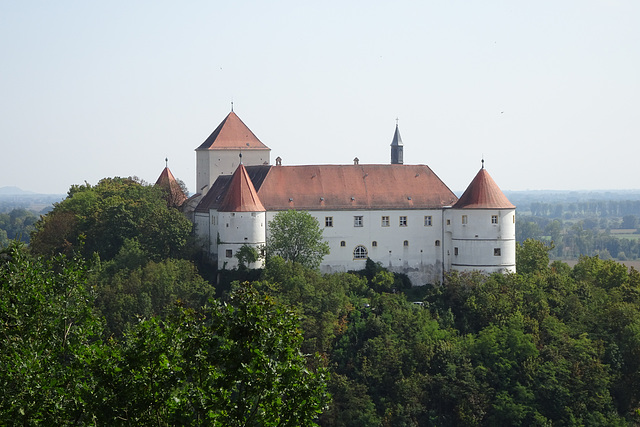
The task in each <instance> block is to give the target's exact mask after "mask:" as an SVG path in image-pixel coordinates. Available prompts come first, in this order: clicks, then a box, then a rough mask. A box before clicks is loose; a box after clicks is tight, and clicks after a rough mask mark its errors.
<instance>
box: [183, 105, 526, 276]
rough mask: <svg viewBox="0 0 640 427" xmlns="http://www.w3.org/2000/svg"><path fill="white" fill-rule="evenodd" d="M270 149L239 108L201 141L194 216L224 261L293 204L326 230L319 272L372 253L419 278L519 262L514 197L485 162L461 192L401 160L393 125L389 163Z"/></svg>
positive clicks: (229, 263) (350, 265) (225, 265)
mask: <svg viewBox="0 0 640 427" xmlns="http://www.w3.org/2000/svg"><path fill="white" fill-rule="evenodd" d="M270 152H271V150H270V149H269V148H268V147H267V146H266V145H264V144H263V143H262V142H261V141H260V140H259V139H258V138H257V137H256V136H255V135H254V134H253V132H251V130H249V128H248V127H247V126H246V125H245V124H244V123H243V122H242V120H240V118H239V117H238V116H237V115H236V114H235V113H234V112H233V111H232V112H231V113H229V115H228V116H227V117H226V118H225V119H224V120H223V121H222V123H220V125H219V126H218V127H217V128H216V129H215V131H213V133H212V134H211V136H209V138H207V139H206V141H205V142H204V143H203V144H202V145H200V146H199V147H198V148H197V149H196V169H197V171H196V175H197V176H196V182H197V187H198V190H199V191H200V194H201V196H199V197H196V198H195V199H193V200H197V201H198V204H197V206H195V207H192V208H191V209H193V210H194V212H193V221H194V223H195V230H196V235H197V237H198V238H199V240H200V241H201V242H202V243H203V245H204V249H205V251H206V252H208V254H209V256H210V257H211V259H212V260H213V261H214V262H217V265H218V268H220V269H233V268H235V267H237V266H238V260H237V258H236V257H235V254H236V252H237V251H238V249H240V248H241V247H242V246H243V245H250V246H254V247H260V246H262V245H264V244H265V243H266V242H267V241H268V239H269V221H271V220H272V219H273V217H274V216H275V215H276V214H277V213H278V212H280V211H285V210H288V209H296V210H304V211H307V212H309V213H310V214H311V215H312V216H314V217H315V218H316V219H317V220H318V222H319V224H320V226H321V227H322V228H323V230H324V234H323V235H324V239H325V240H326V241H327V242H328V243H329V247H330V251H331V252H330V254H329V255H327V256H326V257H325V258H324V260H323V262H322V264H321V267H320V268H321V270H322V271H323V272H338V271H348V270H360V269H362V268H364V266H365V261H366V259H367V258H371V259H372V260H373V261H376V262H380V263H381V264H382V265H383V266H384V267H386V268H388V269H389V270H390V271H393V272H399V273H405V274H407V275H408V276H409V278H410V279H411V282H412V283H413V284H414V285H424V284H426V283H435V282H437V281H440V280H442V276H443V272H445V271H451V270H458V271H471V270H482V271H485V272H507V271H515V249H516V244H515V206H514V205H513V204H511V202H509V200H508V199H507V198H506V196H505V195H504V194H503V193H502V191H501V190H500V188H498V186H497V185H496V183H495V182H494V181H493V179H492V178H491V176H489V173H488V172H487V170H486V169H485V168H484V161H483V166H482V168H481V169H480V171H479V172H478V173H477V175H476V176H475V178H474V179H473V181H472V182H471V184H470V185H469V187H468V188H467V189H466V191H465V192H464V194H463V195H462V196H461V197H460V198H459V199H458V198H457V197H456V196H455V194H454V193H453V192H452V191H451V190H450V189H449V188H448V187H447V186H446V185H445V184H444V183H443V182H442V181H441V180H440V178H438V176H437V175H436V174H434V173H433V171H432V170H431V169H430V168H429V167H428V166H426V165H407V164H403V144H402V139H401V138H400V132H399V130H398V126H397V125H396V129H395V134H394V137H393V141H392V143H391V164H385V165H366V164H359V162H358V159H357V158H356V159H354V163H353V164H349V165H304V166H283V165H282V162H281V160H280V158H277V159H276V164H275V166H274V165H271V164H270ZM187 209H188V210H191V209H189V208H187ZM251 267H254V268H260V267H262V263H261V262H258V263H256V265H252V266H251Z"/></svg>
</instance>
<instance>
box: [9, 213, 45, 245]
mask: <svg viewBox="0 0 640 427" xmlns="http://www.w3.org/2000/svg"><path fill="white" fill-rule="evenodd" d="M37 220H38V216H37V215H36V214H34V213H33V212H31V211H29V210H27V209H24V208H17V209H13V210H11V211H10V212H5V213H2V212H0V248H3V247H6V246H8V245H9V241H11V240H20V241H22V242H25V243H29V236H30V234H31V232H32V231H33V230H35V225H34V224H35V223H36V221H37Z"/></svg>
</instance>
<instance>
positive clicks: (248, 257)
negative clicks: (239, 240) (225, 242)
mask: <svg viewBox="0 0 640 427" xmlns="http://www.w3.org/2000/svg"><path fill="white" fill-rule="evenodd" d="M235 257H236V258H237V259H238V266H239V269H240V270H246V269H247V268H249V266H250V265H251V264H254V263H255V262H257V261H258V260H259V259H260V258H261V256H260V252H258V250H257V249H256V248H254V247H253V246H249V245H242V246H241V247H240V249H238V250H237V251H236V255H235Z"/></svg>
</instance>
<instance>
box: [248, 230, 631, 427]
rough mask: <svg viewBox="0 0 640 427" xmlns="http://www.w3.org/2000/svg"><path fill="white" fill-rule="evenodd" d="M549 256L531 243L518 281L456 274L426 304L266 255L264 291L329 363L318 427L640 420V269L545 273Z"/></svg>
mask: <svg viewBox="0 0 640 427" xmlns="http://www.w3.org/2000/svg"><path fill="white" fill-rule="evenodd" d="M549 250H550V247H549V246H545V245H544V244H543V243H541V242H538V241H532V240H529V241H526V242H524V243H523V244H522V245H519V246H518V250H517V262H518V269H519V273H518V274H510V275H501V274H494V275H489V276H486V275H483V274H480V273H473V274H458V273H453V274H450V275H449V276H448V277H447V279H446V283H444V284H442V285H436V286H429V287H424V288H422V289H419V290H420V291H422V294H423V296H424V297H423V298H422V300H421V301H419V302H420V304H416V303H411V302H408V301H407V299H406V297H405V296H404V295H403V294H402V293H393V292H392V288H391V285H390V283H393V278H392V277H391V278H390V277H388V275H390V273H388V272H384V270H383V269H381V268H380V267H378V269H374V270H373V271H370V272H368V273H366V274H364V275H363V276H356V275H354V274H344V273H342V274H333V275H322V274H320V273H318V272H317V271H313V270H309V269H305V268H303V267H302V266H300V265H296V264H292V263H288V262H286V261H284V260H282V259H279V258H274V259H272V260H270V261H269V263H268V264H267V268H266V269H265V271H264V276H263V277H264V279H265V281H266V282H265V283H262V284H259V285H258V286H259V287H260V288H261V289H263V290H264V291H265V292H269V293H271V294H273V295H274V296H276V297H277V298H278V299H280V300H281V301H283V302H285V303H287V304H289V305H291V306H293V307H294V308H295V309H296V310H298V312H299V313H300V316H301V322H302V323H301V324H302V327H303V329H304V333H305V342H304V344H303V346H304V347H303V348H304V349H305V351H310V352H311V351H317V352H319V353H320V354H322V355H323V358H324V360H326V365H327V367H328V369H329V371H330V373H331V376H330V379H329V387H330V391H331V393H332V395H333V401H332V404H331V405H330V408H329V409H328V410H327V411H326V412H325V413H323V415H322V417H321V419H320V421H321V424H322V425H326V426H352V425H362V426H369V425H393V426H402V425H438V426H440V425H452V426H453V425H456V426H457V425H634V424H636V423H638V422H640V417H639V413H640V412H638V408H639V407H640V362H639V360H640V359H639V357H638V356H640V274H639V273H638V272H637V271H635V270H633V269H631V270H630V271H628V270H627V269H626V267H624V266H622V265H620V264H617V263H615V262H613V261H610V260H601V259H599V258H598V257H591V258H589V257H584V258H582V259H581V260H580V262H579V263H578V264H577V265H576V266H575V267H574V268H573V269H571V268H570V267H569V266H567V265H566V264H564V263H559V262H555V263H552V264H551V265H549V257H548V251H549ZM385 275H386V276H387V277H385ZM374 278H375V280H374ZM274 284H275V285H274ZM415 291H416V289H412V290H411V293H412V294H415V293H416V292H415Z"/></svg>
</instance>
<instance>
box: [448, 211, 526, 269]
mask: <svg viewBox="0 0 640 427" xmlns="http://www.w3.org/2000/svg"><path fill="white" fill-rule="evenodd" d="M447 218H448V219H450V225H449V226H447V228H446V233H447V234H449V233H450V234H451V237H450V240H451V246H450V257H449V265H448V267H449V269H452V270H457V271H473V270H483V271H486V272H489V273H493V272H515V271H516V257H515V253H516V212H515V209H451V210H450V211H449V212H448V215H447Z"/></svg>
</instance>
